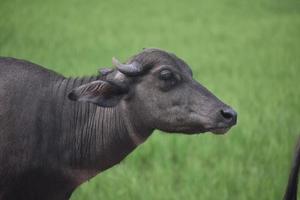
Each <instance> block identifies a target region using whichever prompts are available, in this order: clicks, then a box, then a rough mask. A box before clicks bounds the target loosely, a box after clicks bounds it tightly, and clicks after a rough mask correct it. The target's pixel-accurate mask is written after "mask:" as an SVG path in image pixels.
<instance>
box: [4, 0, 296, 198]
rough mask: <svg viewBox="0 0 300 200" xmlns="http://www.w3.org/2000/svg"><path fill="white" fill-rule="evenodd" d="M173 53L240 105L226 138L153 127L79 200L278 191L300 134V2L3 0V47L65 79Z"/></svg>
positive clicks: (257, 195) (261, 195)
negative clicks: (149, 50)
mask: <svg viewBox="0 0 300 200" xmlns="http://www.w3.org/2000/svg"><path fill="white" fill-rule="evenodd" d="M143 47H159V48H162V49H166V50H169V51H171V52H175V53H176V54H177V55H178V56H179V57H181V58H183V59H184V60H186V61H187V62H188V63H189V64H190V66H191V67H192V69H193V71H194V74H195V78H196V79H197V80H199V81H200V82H201V83H202V84H203V85H205V86H206V87H208V88H209V89H210V90H211V91H213V92H214V93H215V94H216V95H217V96H218V97H220V98H221V99H222V100H224V101H225V102H227V103H228V104H230V105H232V106H233V107H234V108H235V109H236V110H237V111H238V114H239V116H238V126H237V127H235V128H233V129H232V130H231V131H230V133H229V134H227V135H225V136H215V135H212V134H204V135H196V136H184V135H170V134H163V133H160V132H155V133H154V134H153V135H152V136H151V137H150V138H149V140H148V141H146V143H145V144H143V145H142V146H140V147H139V148H138V149H137V150H136V151H134V152H133V153H132V154H131V155H130V156H129V157H127V158H126V159H125V160H124V161H123V162H122V163H121V164H120V165H117V166H115V167H113V168H112V169H110V170H108V171H105V172H103V173H102V174H100V175H98V176H97V177H95V178H93V179H92V180H91V181H89V182H87V183H85V184H83V185H82V186H81V187H80V188H79V189H78V190H76V192H75V193H74V194H73V195H72V198H71V199H72V200H79V199H91V200H93V199H106V200H112V199H122V200H127V199H128V200H129V199H130V200H132V199H133V200H135V199H145V200H150V199H151V200H152V199H163V200H165V199H166V200H168V199H170V200H173V199H176V200H177V199H178V200H179V199H180V200H181V199H187V200H189V199H190V200H199V199H200V200H201V199H205V200H216V199H222V200H232V199H238V200H249V199H254V200H264V199H266V200H273V199H281V198H282V195H283V192H284V188H285V185H286V182H287V176H288V170H289V167H290V160H291V157H292V152H293V148H294V144H295V141H296V138H297V136H298V135H299V134H300V88H299V76H300V1H299V0H284V1H283V0H253V1H246V0H236V1H234V0H224V1H221V0H219V1H217V0H209V1H208V0H207V1H204V0H203V1H201V0H193V1H190V0H187V1H171V0H167V1H159V0H151V1H149V0H148V1H146V0H131V1H129V0H123V1H122V0H119V1H117V0H109V1H104V0H102V1H101V0H98V1H97V0H89V1H79V0H75V1H67V0H60V1H58V0H43V1H42V0H26V1H25V0H0V55H1V56H12V57H17V58H23V59H27V60H30V61H32V62H35V63H38V64H41V65H43V66H46V67H47V68H49V69H53V70H56V71H58V72H60V73H63V74H64V75H67V76H82V75H89V74H95V73H97V69H98V68H99V67H100V66H111V57H112V56H116V57H117V58H119V59H121V60H122V61H124V60H126V59H127V58H128V57H130V56H131V55H133V54H135V53H137V52H139V51H140V50H141V49H142V48H143Z"/></svg>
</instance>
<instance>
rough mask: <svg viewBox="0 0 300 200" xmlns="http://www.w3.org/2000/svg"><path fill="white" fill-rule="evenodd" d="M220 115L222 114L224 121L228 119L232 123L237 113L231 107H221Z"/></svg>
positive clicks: (234, 121)
mask: <svg viewBox="0 0 300 200" xmlns="http://www.w3.org/2000/svg"><path fill="white" fill-rule="evenodd" d="M221 115H222V116H223V118H224V119H225V120H226V121H228V122H230V123H232V124H235V123H236V118H237V113H236V112H235V111H234V110H233V109H231V108H225V109H222V110H221Z"/></svg>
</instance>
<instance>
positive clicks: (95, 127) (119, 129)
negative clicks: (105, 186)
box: [51, 77, 150, 172]
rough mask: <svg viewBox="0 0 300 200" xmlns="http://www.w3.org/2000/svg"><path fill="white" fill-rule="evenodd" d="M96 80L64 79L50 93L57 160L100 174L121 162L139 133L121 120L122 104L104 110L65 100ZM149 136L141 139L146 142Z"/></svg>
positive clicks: (134, 144)
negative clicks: (75, 90) (52, 95)
mask: <svg viewBox="0 0 300 200" xmlns="http://www.w3.org/2000/svg"><path fill="white" fill-rule="evenodd" d="M98 78H99V77H88V78H68V79H63V80H60V81H58V82H57V83H56V84H55V86H54V87H53V88H52V89H51V90H52V92H53V94H54V98H55V99H56V100H55V105H52V109H51V111H52V113H53V119H54V124H55V126H54V127H56V129H57V130H55V132H54V133H53V134H57V136H56V137H57V138H56V139H58V140H56V141H57V142H58V148H59V149H60V151H59V157H60V159H61V161H63V163H64V164H65V165H66V166H67V167H71V168H72V169H75V170H91V171H97V172H99V171H103V170H105V169H107V168H109V167H111V166H113V165H115V164H117V163H119V162H120V161H121V160H122V159H124V158H125V157H126V156H127V155H128V154H129V153H130V152H131V151H132V150H134V149H135V148H136V147H137V145H138V144H137V141H138V140H139V139H141V138H140V136H139V134H140V133H139V131H141V130H140V129H139V128H136V127H135V125H134V124H135V123H132V122H130V121H128V119H126V118H125V117H124V113H123V110H122V105H121V104H120V105H118V106H116V107H111V108H103V107H99V106H96V105H93V104H91V103H85V102H74V101H71V100H69V99H68V97H67V96H68V93H69V92H70V91H71V90H72V89H74V88H75V87H78V86H80V85H82V84H85V83H88V82H91V81H94V80H96V79H98ZM124 118H125V120H124ZM146 132H147V131H146ZM149 134H150V132H147V133H146V134H145V132H143V133H141V134H140V135H143V136H142V137H143V138H142V139H145V138H144V137H145V135H147V136H148V135H149Z"/></svg>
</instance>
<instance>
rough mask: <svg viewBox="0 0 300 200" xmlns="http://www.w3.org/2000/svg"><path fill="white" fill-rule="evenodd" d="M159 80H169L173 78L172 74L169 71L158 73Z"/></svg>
mask: <svg viewBox="0 0 300 200" xmlns="http://www.w3.org/2000/svg"><path fill="white" fill-rule="evenodd" d="M159 78H160V79H161V80H164V81H167V80H171V79H173V78H174V74H173V73H172V72H171V71H170V70H167V69H165V70H162V71H161V72H160V74H159Z"/></svg>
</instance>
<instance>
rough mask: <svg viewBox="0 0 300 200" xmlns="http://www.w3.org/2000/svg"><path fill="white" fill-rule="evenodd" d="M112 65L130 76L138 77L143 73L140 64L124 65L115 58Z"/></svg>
mask: <svg viewBox="0 0 300 200" xmlns="http://www.w3.org/2000/svg"><path fill="white" fill-rule="evenodd" d="M112 63H113V65H114V66H116V67H117V68H118V70H119V71H120V72H122V73H123V74H126V75H128V76H136V75H139V74H140V73H142V72H143V68H142V65H141V64H139V63H138V62H133V63H131V64H122V63H121V62H120V61H118V60H117V59H116V58H115V57H113V58H112Z"/></svg>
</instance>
